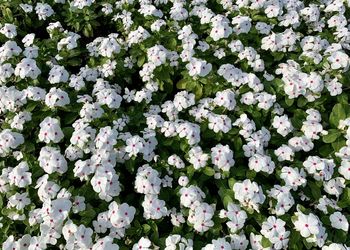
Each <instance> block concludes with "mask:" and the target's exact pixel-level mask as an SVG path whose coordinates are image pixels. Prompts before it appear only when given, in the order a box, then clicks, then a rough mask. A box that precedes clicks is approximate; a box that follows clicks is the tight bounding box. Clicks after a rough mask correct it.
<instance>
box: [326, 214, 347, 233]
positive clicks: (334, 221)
mask: <svg viewBox="0 0 350 250" xmlns="http://www.w3.org/2000/svg"><path fill="white" fill-rule="evenodd" d="M329 219H330V221H331V225H332V227H334V228H336V229H341V230H344V231H345V232H347V231H348V229H349V222H348V220H347V219H346V217H345V216H344V215H343V214H342V213H340V212H334V213H333V214H331V215H330V217H329Z"/></svg>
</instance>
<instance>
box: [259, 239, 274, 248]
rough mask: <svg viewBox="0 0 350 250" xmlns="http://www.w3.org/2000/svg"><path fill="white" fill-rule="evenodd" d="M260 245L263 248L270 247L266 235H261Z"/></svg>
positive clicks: (270, 244)
mask: <svg viewBox="0 0 350 250" xmlns="http://www.w3.org/2000/svg"><path fill="white" fill-rule="evenodd" d="M261 245H262V247H263V248H267V247H271V246H272V243H271V241H269V239H267V238H266V237H262V239H261Z"/></svg>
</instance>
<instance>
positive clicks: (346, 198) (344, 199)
mask: <svg viewBox="0 0 350 250" xmlns="http://www.w3.org/2000/svg"><path fill="white" fill-rule="evenodd" d="M338 206H339V207H341V208H346V207H347V206H350V188H348V187H347V188H345V189H344V191H343V193H342V195H341V196H340V200H339V201H338Z"/></svg>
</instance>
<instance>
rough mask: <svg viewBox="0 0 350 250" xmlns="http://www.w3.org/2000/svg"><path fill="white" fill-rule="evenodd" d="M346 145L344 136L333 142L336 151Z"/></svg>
mask: <svg viewBox="0 0 350 250" xmlns="http://www.w3.org/2000/svg"><path fill="white" fill-rule="evenodd" d="M345 145H346V141H345V139H343V138H338V139H337V140H336V141H335V142H333V143H332V147H333V149H334V151H336V152H338V151H339V150H340V149H341V148H342V147H344V146H345Z"/></svg>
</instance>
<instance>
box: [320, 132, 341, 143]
mask: <svg viewBox="0 0 350 250" xmlns="http://www.w3.org/2000/svg"><path fill="white" fill-rule="evenodd" d="M340 135H341V132H340V130H338V129H330V130H328V134H326V135H324V136H323V137H322V140H323V142H325V143H332V142H335V140H337V139H338V137H339V136H340Z"/></svg>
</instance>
